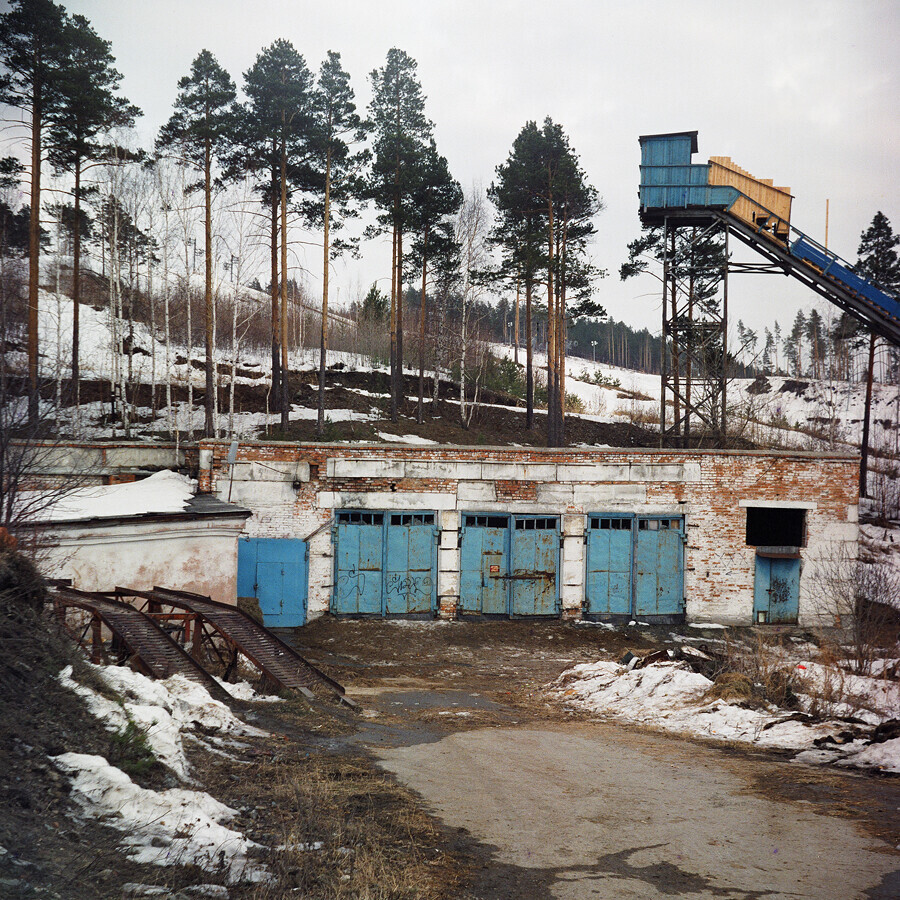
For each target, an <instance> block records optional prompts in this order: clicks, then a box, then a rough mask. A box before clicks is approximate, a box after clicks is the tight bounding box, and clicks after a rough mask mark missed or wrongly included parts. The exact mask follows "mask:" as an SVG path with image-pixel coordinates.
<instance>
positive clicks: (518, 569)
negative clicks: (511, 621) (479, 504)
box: [459, 513, 559, 616]
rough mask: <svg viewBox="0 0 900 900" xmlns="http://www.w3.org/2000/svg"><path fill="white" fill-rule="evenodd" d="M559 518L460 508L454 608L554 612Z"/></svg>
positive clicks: (477, 611) (509, 613) (472, 611)
mask: <svg viewBox="0 0 900 900" xmlns="http://www.w3.org/2000/svg"><path fill="white" fill-rule="evenodd" d="M558 573H559V518H558V517H556V516H532V515H527V516H526V515H512V516H509V515H489V514H478V513H463V517H462V528H461V534H460V588H459V594H460V598H459V601H460V612H461V613H462V614H464V615H495V616H556V615H559V574H558Z"/></svg>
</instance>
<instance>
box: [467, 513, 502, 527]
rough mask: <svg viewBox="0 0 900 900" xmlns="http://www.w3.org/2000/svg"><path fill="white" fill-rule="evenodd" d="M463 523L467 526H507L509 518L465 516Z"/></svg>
mask: <svg viewBox="0 0 900 900" xmlns="http://www.w3.org/2000/svg"><path fill="white" fill-rule="evenodd" d="M463 525H465V526H466V527H467V528H506V526H507V525H509V519H508V518H507V517H506V516H472V515H468V514H467V515H466V516H465V517H464V518H463Z"/></svg>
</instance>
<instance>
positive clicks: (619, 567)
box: [584, 513, 634, 616]
mask: <svg viewBox="0 0 900 900" xmlns="http://www.w3.org/2000/svg"><path fill="white" fill-rule="evenodd" d="M633 529H634V516H631V515H610V514H608V513H603V514H600V515H590V516H588V532H587V560H586V565H585V570H586V578H585V586H584V594H585V613H586V614H587V615H589V616H591V615H593V616H630V615H631V565H632V549H633V547H632V545H633V540H634V539H633Z"/></svg>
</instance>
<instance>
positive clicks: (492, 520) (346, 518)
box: [335, 511, 681, 531]
mask: <svg viewBox="0 0 900 900" xmlns="http://www.w3.org/2000/svg"><path fill="white" fill-rule="evenodd" d="M335 519H336V521H337V522H338V524H339V525H383V524H384V513H380V512H349V511H340V512H337V513H336V514H335ZM632 522H633V520H632V519H630V518H611V517H610V518H606V517H605V516H591V520H590V527H591V528H592V529H599V530H602V531H631V528H632ZM637 522H638V529H639V530H640V531H665V530H667V529H675V530H677V529H679V528H680V527H681V521H680V520H679V519H638V520H637ZM390 524H391V525H401V526H413V525H431V526H433V525H434V524H435V517H434V513H391V516H390ZM463 524H464V525H465V526H466V527H468V528H507V527H508V526H509V518H508V517H507V516H487V515H483V516H479V515H472V514H468V513H467V514H466V515H465V516H464V517H463ZM558 524H559V522H558V519H556V518H555V517H553V516H546V517H541V516H537V517H528V518H516V520H515V528H516V531H555V530H556V529H557V527H558Z"/></svg>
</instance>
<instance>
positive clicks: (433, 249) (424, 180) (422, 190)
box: [408, 139, 463, 425]
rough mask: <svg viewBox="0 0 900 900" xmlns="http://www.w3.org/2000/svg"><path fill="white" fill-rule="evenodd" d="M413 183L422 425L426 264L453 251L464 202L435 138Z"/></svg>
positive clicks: (412, 259)
mask: <svg viewBox="0 0 900 900" xmlns="http://www.w3.org/2000/svg"><path fill="white" fill-rule="evenodd" d="M415 180H416V184H415V187H414V189H413V192H412V198H411V199H412V203H411V209H412V213H411V216H410V220H409V225H408V228H409V230H410V232H411V233H412V234H413V235H414V237H413V243H412V246H411V247H410V253H409V257H410V262H411V264H412V265H413V266H415V267H416V268H417V269H418V270H419V271H420V272H421V275H422V289H421V295H420V301H419V405H418V408H417V413H416V417H417V420H418V422H419V424H420V425H421V424H422V423H423V422H424V420H425V293H426V287H427V284H428V263H429V261H430V260H431V259H432V258H434V257H439V256H447V255H448V254H452V253H453V247H452V245H453V244H454V242H455V239H454V235H453V223H452V222H451V221H450V218H449V217H450V216H452V215H454V214H455V213H456V212H457V211H458V210H459V208H460V206H461V205H462V202H463V193H462V188H461V187H460V186H459V182H457V181H456V179H454V178H453V176H452V175H451V174H450V170H449V168H448V166H447V160H446V159H445V158H444V157H443V156H441V155H440V154H439V153H438V152H437V147H436V146H435V143H434V139H432V140H431V141H430V142H429V144H428V149H427V150H426V152H425V154H424V155H423V156H422V157H420V159H419V160H418V166H417V171H416V173H415Z"/></svg>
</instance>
